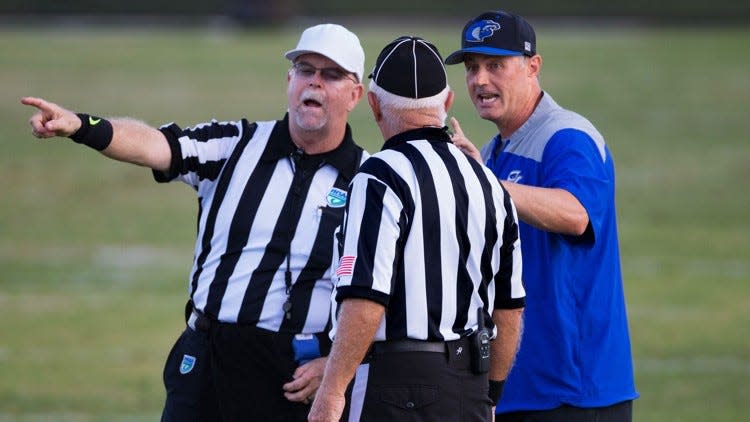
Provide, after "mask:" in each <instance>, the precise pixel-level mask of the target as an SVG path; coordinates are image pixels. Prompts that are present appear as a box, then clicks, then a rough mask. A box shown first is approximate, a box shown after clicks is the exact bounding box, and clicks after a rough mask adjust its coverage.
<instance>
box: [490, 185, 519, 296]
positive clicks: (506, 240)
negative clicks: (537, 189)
mask: <svg viewBox="0 0 750 422" xmlns="http://www.w3.org/2000/svg"><path fill="white" fill-rule="evenodd" d="M493 182H496V181H494V180H493ZM498 185H500V183H498ZM497 192H500V195H499V196H501V197H500V199H499V201H501V202H499V204H498V205H499V207H500V209H502V210H503V211H502V212H501V213H499V214H498V220H499V219H500V218H501V217H502V218H503V221H502V223H501V222H500V221H498V225H500V224H502V226H503V232H502V233H503V234H502V238H501V243H500V268H499V270H498V271H497V273H496V274H495V309H517V308H522V307H523V306H525V303H526V300H525V297H526V291H525V290H524V287H523V282H522V257H521V238H520V236H519V231H518V215H517V213H516V207H515V205H514V204H513V201H512V200H511V198H510V194H508V192H507V191H506V190H505V188H504V187H502V185H500V189H498V190H497Z"/></svg>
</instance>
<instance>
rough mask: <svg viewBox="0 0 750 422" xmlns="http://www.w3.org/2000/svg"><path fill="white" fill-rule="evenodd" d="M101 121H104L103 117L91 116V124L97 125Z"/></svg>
mask: <svg viewBox="0 0 750 422" xmlns="http://www.w3.org/2000/svg"><path fill="white" fill-rule="evenodd" d="M101 121H102V119H95V118H93V117H91V116H89V124H90V125H91V126H96V125H97V124H98V123H99V122H101Z"/></svg>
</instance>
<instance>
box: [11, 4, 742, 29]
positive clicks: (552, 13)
mask: <svg viewBox="0 0 750 422" xmlns="http://www.w3.org/2000/svg"><path fill="white" fill-rule="evenodd" d="M493 8H502V9H505V10H510V11H514V12H517V13H520V14H522V15H524V16H527V17H531V16H536V17H588V18H611V19H626V20H633V21H634V22H644V23H685V24H691V25H705V24H713V23H717V22H719V23H738V24H741V23H747V22H749V21H750V2H744V1H737V0H715V1H711V2H706V1H701V0H663V1H659V2H655V1H651V0H629V1H609V2H602V1H597V0H569V1H565V2H561V1H556V0H537V1H534V2H529V1H522V0H506V1H503V2H496V3H491V2H487V1H481V0H463V1H460V2H458V1H453V0H429V1H427V0H416V1H410V2H405V1H402V0H380V1H377V2H354V1H351V0H318V1H314V2H313V1H301V0H273V1H268V0H215V1H205V0H179V1H176V0H168V1H158V2H155V1H152V0H128V1H126V2H125V1H107V0H68V1H65V2H61V1H57V0H3V2H1V3H0V16H3V15H4V16H6V17H13V18H18V17H40V16H42V17H43V16H50V15H74V16H80V17H85V16H97V17H100V18H101V17H102V16H104V17H106V16H109V17H111V18H116V19H121V18H123V17H127V16H129V15H130V16H132V15H146V16H154V17H159V16H162V17H168V16H179V17H183V18H184V17H192V18H195V19H204V18H209V17H213V18H217V17H224V18H228V20H231V21H234V22H236V23H237V24H240V25H263V24H278V23H281V22H284V21H287V20H289V19H293V18H296V17H300V16H309V17H316V18H320V17H328V16H331V17H333V16H336V17H341V16H348V17H358V16H359V17H368V18H372V17H377V16H382V17H388V18H391V17H394V16H403V17H414V16H424V17H430V18H438V17H444V18H454V17H459V16H460V17H464V16H470V15H474V14H477V13H479V12H482V11H484V10H487V9H493ZM6 20H7V19H6Z"/></svg>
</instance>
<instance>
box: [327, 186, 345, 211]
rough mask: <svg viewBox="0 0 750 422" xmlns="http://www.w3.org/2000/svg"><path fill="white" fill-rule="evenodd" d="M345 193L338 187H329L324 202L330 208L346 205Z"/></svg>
mask: <svg viewBox="0 0 750 422" xmlns="http://www.w3.org/2000/svg"><path fill="white" fill-rule="evenodd" d="M346 197H347V193H346V191H345V190H341V189H339V188H331V190H330V191H329V192H328V195H326V203H328V206H329V207H331V208H341V207H343V206H344V205H346Z"/></svg>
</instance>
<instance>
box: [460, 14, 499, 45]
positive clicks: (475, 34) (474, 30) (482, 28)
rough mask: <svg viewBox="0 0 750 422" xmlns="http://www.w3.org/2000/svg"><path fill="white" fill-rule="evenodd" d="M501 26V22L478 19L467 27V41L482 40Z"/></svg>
mask: <svg viewBox="0 0 750 422" xmlns="http://www.w3.org/2000/svg"><path fill="white" fill-rule="evenodd" d="M500 28H502V27H501V26H500V24H499V23H497V22H495V21H493V20H490V19H483V20H481V21H477V22H475V23H474V24H473V25H471V26H470V27H468V28H466V35H465V36H466V41H469V42H482V41H484V39H485V38H487V37H491V36H492V34H494V33H495V31H497V30H499V29H500Z"/></svg>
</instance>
